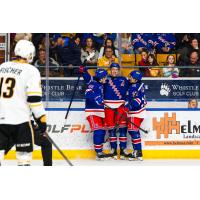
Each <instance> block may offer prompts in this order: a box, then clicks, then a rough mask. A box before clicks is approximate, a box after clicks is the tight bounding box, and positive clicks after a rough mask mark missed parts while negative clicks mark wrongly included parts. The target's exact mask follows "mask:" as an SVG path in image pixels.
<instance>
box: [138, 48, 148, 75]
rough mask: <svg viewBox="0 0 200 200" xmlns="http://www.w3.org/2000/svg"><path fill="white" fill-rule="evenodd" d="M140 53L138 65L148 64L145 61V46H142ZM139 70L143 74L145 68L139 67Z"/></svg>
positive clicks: (146, 54)
mask: <svg viewBox="0 0 200 200" xmlns="http://www.w3.org/2000/svg"><path fill="white" fill-rule="evenodd" d="M140 55H141V60H140V61H139V62H138V66H142V67H144V66H148V63H147V58H148V51H147V50H146V49H145V48H143V49H142V51H141V53H140ZM139 70H140V71H141V72H142V73H143V74H145V68H139Z"/></svg>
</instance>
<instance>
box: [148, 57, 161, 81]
mask: <svg viewBox="0 0 200 200" xmlns="http://www.w3.org/2000/svg"><path fill="white" fill-rule="evenodd" d="M147 66H149V67H148V68H145V72H144V75H145V76H146V77H161V76H162V70H161V69H160V68H158V66H159V65H158V63H157V60H156V58H155V55H154V54H149V55H148V57H147Z"/></svg>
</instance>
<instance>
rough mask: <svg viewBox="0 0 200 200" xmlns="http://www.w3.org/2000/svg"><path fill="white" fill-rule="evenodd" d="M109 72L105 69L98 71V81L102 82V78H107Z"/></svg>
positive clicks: (96, 75) (96, 73)
mask: <svg viewBox="0 0 200 200" xmlns="http://www.w3.org/2000/svg"><path fill="white" fill-rule="evenodd" d="M107 74H108V73H107V71H106V70H105V69H97V70H96V72H95V77H94V78H96V79H97V80H101V79H102V78H104V77H106V76H107Z"/></svg>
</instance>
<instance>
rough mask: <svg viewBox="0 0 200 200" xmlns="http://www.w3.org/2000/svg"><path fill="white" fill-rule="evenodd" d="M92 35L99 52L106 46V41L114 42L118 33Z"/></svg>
mask: <svg viewBox="0 0 200 200" xmlns="http://www.w3.org/2000/svg"><path fill="white" fill-rule="evenodd" d="M92 35H93V40H94V42H95V44H96V48H97V50H98V51H99V50H100V48H101V47H102V46H103V45H104V44H105V41H106V39H111V40H112V41H113V42H114V41H115V39H116V36H117V34H116V33H93V34H92Z"/></svg>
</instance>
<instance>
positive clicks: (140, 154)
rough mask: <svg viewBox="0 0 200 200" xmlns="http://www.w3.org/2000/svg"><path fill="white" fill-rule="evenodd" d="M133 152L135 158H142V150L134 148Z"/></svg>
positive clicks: (140, 159)
mask: <svg viewBox="0 0 200 200" xmlns="http://www.w3.org/2000/svg"><path fill="white" fill-rule="evenodd" d="M134 154H135V158H136V159H137V160H139V161H143V159H142V150H135V151H134Z"/></svg>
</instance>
